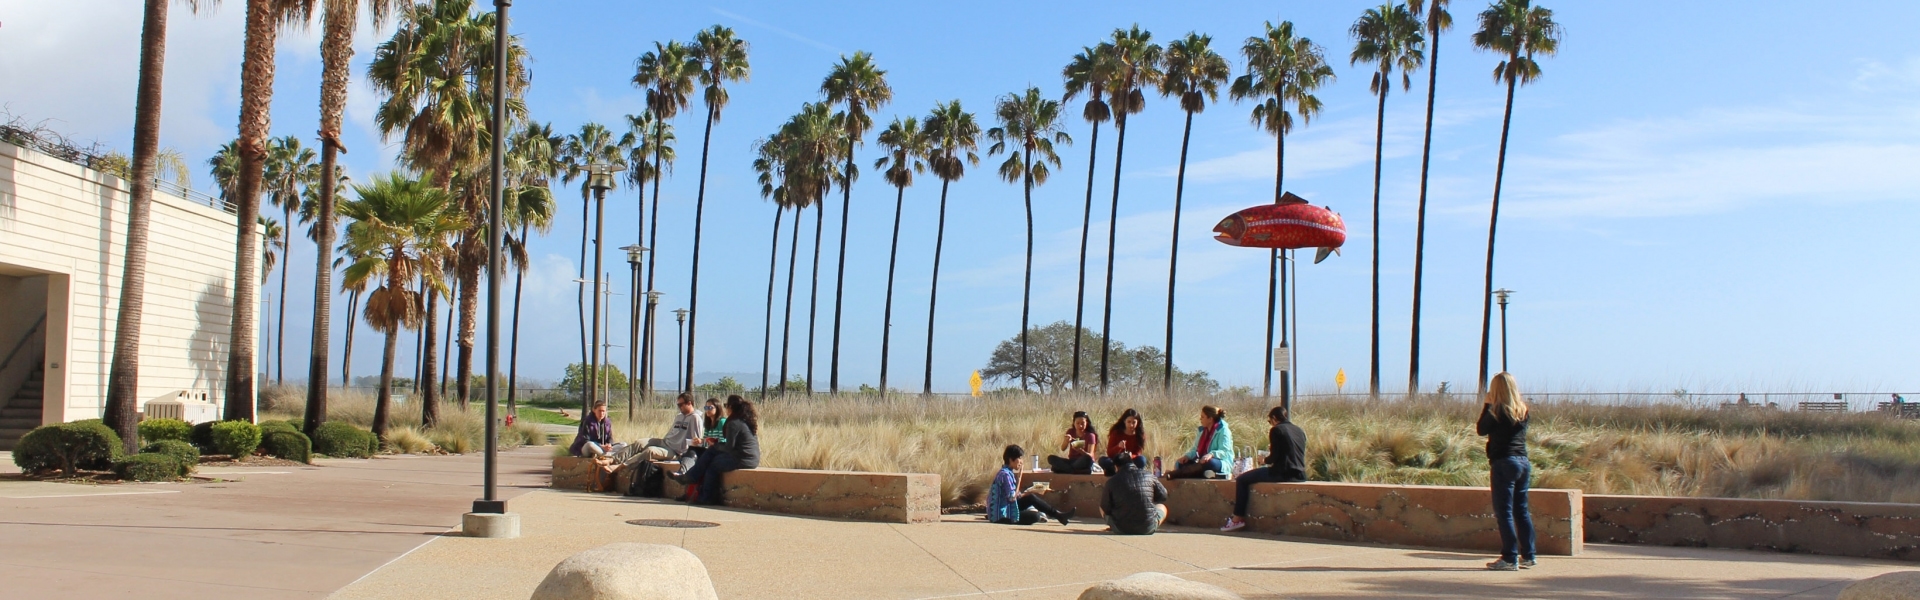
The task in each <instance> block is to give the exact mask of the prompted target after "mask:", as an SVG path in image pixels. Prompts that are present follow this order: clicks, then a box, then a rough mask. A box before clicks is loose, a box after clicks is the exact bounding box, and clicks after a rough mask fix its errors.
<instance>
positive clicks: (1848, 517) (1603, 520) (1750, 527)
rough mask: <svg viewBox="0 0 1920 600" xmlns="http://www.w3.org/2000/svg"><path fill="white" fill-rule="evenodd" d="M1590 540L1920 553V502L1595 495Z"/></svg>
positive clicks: (1590, 499) (1894, 555)
mask: <svg viewBox="0 0 1920 600" xmlns="http://www.w3.org/2000/svg"><path fill="white" fill-rule="evenodd" d="M1584 502H1585V504H1586V508H1585V513H1586V519H1587V528H1586V531H1587V540H1588V541H1591V542H1596V543H1609V544H1650V545H1656V546H1691V547H1703V548H1734V549H1740V550H1773V551H1777V552H1799V553H1806V554H1824V555H1828V556H1857V557H1862V558H1891V559H1897V560H1908V561H1916V560H1920V505H1916V504H1893V503H1881V502H1818V501H1810V500H1756V499H1746V498H1676V497H1665V496H1612V495H1589V496H1586V497H1585V498H1584Z"/></svg>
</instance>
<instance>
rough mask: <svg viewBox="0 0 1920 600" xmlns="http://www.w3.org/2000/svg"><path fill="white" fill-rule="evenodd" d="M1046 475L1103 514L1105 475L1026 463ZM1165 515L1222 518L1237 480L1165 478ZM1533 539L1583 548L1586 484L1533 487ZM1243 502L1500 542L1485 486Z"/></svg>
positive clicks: (1459, 539)
mask: <svg viewBox="0 0 1920 600" xmlns="http://www.w3.org/2000/svg"><path fill="white" fill-rule="evenodd" d="M1036 481H1046V482H1048V485H1049V486H1051V487H1052V488H1053V489H1052V491H1050V492H1048V493H1046V494H1043V495H1042V497H1044V498H1046V500H1047V501H1048V502H1050V503H1053V504H1054V505H1055V506H1056V507H1059V508H1066V507H1073V508H1075V509H1076V510H1077V511H1079V514H1081V515H1085V516H1088V517H1090V518H1096V519H1097V518H1100V517H1102V516H1104V515H1102V513H1101V512H1100V493H1101V491H1102V489H1103V488H1104V486H1105V485H1106V481H1107V478H1106V477H1105V476H1101V475H1057V474H1052V473H1026V474H1023V476H1022V485H1023V486H1024V485H1031V484H1032V483H1033V482H1036ZM1162 483H1164V484H1165V485H1166V486H1167V512H1168V513H1169V514H1168V515H1167V523H1169V524H1173V525H1187V526H1192V527H1219V526H1220V524H1221V523H1223V522H1225V521H1226V518H1227V516H1228V515H1231V514H1233V492H1234V482H1232V481H1209V480H1201V479H1176V480H1165V481H1163V482H1162ZM1527 498H1528V502H1529V503H1530V505H1531V507H1532V509H1533V525H1534V531H1535V544H1536V549H1537V550H1538V551H1539V553H1540V554H1549V555H1560V556H1571V555H1575V554H1579V553H1580V549H1581V546H1582V544H1583V543H1584V541H1585V534H1584V532H1583V530H1582V528H1583V527H1584V524H1585V519H1584V518H1583V517H1582V515H1581V510H1582V509H1583V505H1582V503H1581V493H1580V490H1553V489H1534V490H1532V492H1531V493H1529V494H1528V496H1527ZM1249 504H1250V506H1248V507H1247V523H1248V527H1247V529H1248V530H1251V531H1257V532H1260V533H1270V534H1277V535H1292V536H1300V537H1310V538H1319V539H1328V540H1339V541H1346V542H1368V543H1376V544H1395V545H1404V546H1426V547H1433V548H1450V549H1459V550H1481V551H1498V550H1499V549H1500V532H1499V530H1498V529H1497V528H1496V525H1495V523H1494V520H1493V502H1492V500H1491V498H1490V495H1489V492H1488V491H1487V489H1486V488H1480V487H1457V486H1435V485H1385V484H1371V483H1331V482H1317V481H1316V482H1306V483H1262V484H1256V485H1254V487H1253V496H1252V498H1250V500H1249Z"/></svg>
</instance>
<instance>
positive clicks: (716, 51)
mask: <svg viewBox="0 0 1920 600" xmlns="http://www.w3.org/2000/svg"><path fill="white" fill-rule="evenodd" d="M692 51H693V58H694V60H696V61H699V63H700V85H703V86H706V87H705V90H704V94H703V96H704V99H705V100H706V102H707V129H706V132H705V133H702V134H701V136H700V187H699V192H698V193H696V194H695V196H694V203H693V269H692V270H693V277H692V282H691V283H690V284H689V287H690V288H691V292H690V293H689V294H688V296H687V310H688V315H687V364H686V373H684V374H682V376H681V377H680V385H681V387H682V388H684V390H683V391H688V392H691V391H693V372H694V368H693V364H694V362H693V346H694V341H695V340H696V339H697V336H696V335H695V332H696V331H697V328H698V325H699V324H700V226H701V219H702V218H703V217H704V216H705V215H706V210H707V150H708V148H709V147H711V146H712V144H713V124H714V122H716V121H719V120H720V111H721V109H724V108H726V107H727V88H726V87H725V84H726V82H729V81H746V80H747V76H748V75H749V74H750V73H751V72H752V71H751V70H750V69H749V67H748V65H747V42H746V40H742V39H739V38H736V37H733V29H731V28H727V27H721V26H719V25H714V26H712V27H709V28H707V29H706V30H704V31H701V32H700V33H697V34H694V36H693V46H692Z"/></svg>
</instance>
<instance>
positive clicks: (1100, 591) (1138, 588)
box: [1080, 573, 1241, 600]
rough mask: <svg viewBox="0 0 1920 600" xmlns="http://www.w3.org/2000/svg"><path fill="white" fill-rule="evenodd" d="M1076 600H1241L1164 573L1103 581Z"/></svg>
mask: <svg viewBox="0 0 1920 600" xmlns="http://www.w3.org/2000/svg"><path fill="white" fill-rule="evenodd" d="M1080 600H1241V598H1240V595H1239V594H1235V593H1233V592H1229V591H1227V590H1226V589H1225V588H1222V587H1220V586H1215V585H1207V584H1204V583H1200V582H1196V581H1187V580H1185V579H1181V578H1179V577H1174V576H1172V575H1168V574H1166V573H1134V574H1132V575H1128V576H1126V577H1125V578H1122V579H1115V580H1113V581H1105V582H1101V583H1099V584H1096V585H1094V586H1093V587H1090V588H1087V591H1084V592H1080Z"/></svg>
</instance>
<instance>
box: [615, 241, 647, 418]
mask: <svg viewBox="0 0 1920 600" xmlns="http://www.w3.org/2000/svg"><path fill="white" fill-rule="evenodd" d="M620 249H621V250H625V251H627V265H628V266H631V267H633V279H632V283H631V285H630V287H629V288H628V289H629V290H630V291H631V292H632V294H633V295H631V296H628V301H627V310H628V312H629V313H630V315H629V317H628V319H627V324H628V329H629V331H628V333H627V339H629V340H638V339H640V261H642V260H645V259H646V257H647V247H646V246H642V245H639V244H632V245H628V246H621V247H620ZM627 346H628V347H627V418H628V419H629V420H631V419H633V416H634V414H635V412H634V409H635V404H634V397H633V393H634V391H633V388H634V387H635V386H634V379H633V378H634V376H635V375H636V371H638V368H637V367H638V365H639V363H640V344H639V343H638V342H635V343H632V344H628V345H627Z"/></svg>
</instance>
